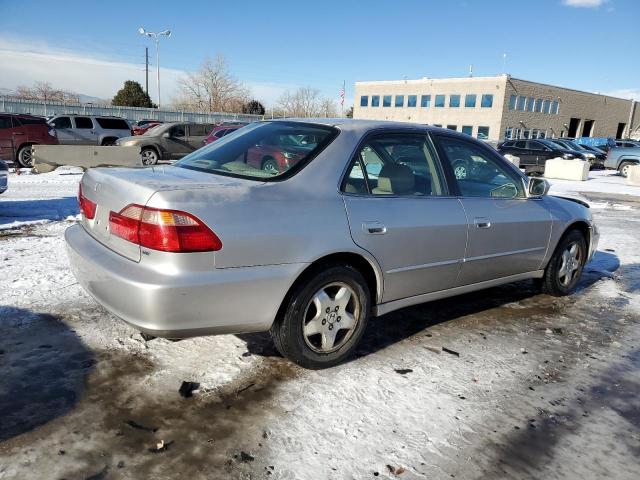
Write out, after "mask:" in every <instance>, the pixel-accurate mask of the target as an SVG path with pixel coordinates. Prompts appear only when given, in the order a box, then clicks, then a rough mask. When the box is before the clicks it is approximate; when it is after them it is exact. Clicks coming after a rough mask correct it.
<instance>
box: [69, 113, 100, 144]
mask: <svg viewBox="0 0 640 480" xmlns="http://www.w3.org/2000/svg"><path fill="white" fill-rule="evenodd" d="M73 123H74V127H75V138H76V145H96V144H97V143H98V134H97V133H96V129H95V125H94V124H93V120H91V118H90V117H74V118H73Z"/></svg>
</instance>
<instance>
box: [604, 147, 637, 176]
mask: <svg viewBox="0 0 640 480" xmlns="http://www.w3.org/2000/svg"><path fill="white" fill-rule="evenodd" d="M638 164H640V147H616V148H612V149H611V150H609V153H608V154H607V159H606V160H605V162H604V167H605V168H611V169H614V170H618V172H620V175H622V176H623V177H625V178H626V177H627V175H629V167H630V166H631V165H638Z"/></svg>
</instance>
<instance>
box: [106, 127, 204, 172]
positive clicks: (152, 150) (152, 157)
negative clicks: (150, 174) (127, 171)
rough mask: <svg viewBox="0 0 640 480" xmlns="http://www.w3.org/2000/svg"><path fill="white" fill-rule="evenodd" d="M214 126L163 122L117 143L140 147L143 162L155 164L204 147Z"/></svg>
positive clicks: (175, 158) (124, 145) (180, 156)
mask: <svg viewBox="0 0 640 480" xmlns="http://www.w3.org/2000/svg"><path fill="white" fill-rule="evenodd" d="M213 127H214V125H213V124H210V123H207V124H202V123H183V122H171V123H163V124H160V125H156V126H155V127H153V128H151V129H149V130H147V132H145V133H144V134H143V135H136V136H135V137H134V136H131V137H126V138H121V139H119V140H118V141H117V142H116V145H121V146H123V147H140V155H141V156H142V163H144V164H145V165H155V164H156V163H158V160H177V159H179V158H182V157H184V156H185V155H187V154H189V153H191V152H193V151H194V150H197V149H198V148H200V147H202V142H203V141H204V139H205V138H207V136H208V135H209V133H211V131H212V130H213Z"/></svg>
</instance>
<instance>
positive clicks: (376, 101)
mask: <svg viewBox="0 0 640 480" xmlns="http://www.w3.org/2000/svg"><path fill="white" fill-rule="evenodd" d="M371 106H372V107H379V106H380V95H371Z"/></svg>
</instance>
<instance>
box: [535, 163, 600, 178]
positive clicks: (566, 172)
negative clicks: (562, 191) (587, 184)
mask: <svg viewBox="0 0 640 480" xmlns="http://www.w3.org/2000/svg"><path fill="white" fill-rule="evenodd" d="M589 166H590V164H589V162H585V161H584V160H564V159H562V158H552V159H551V160H547V161H546V162H545V164H544V176H545V178H556V179H558V180H579V181H584V180H588V179H589Z"/></svg>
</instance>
